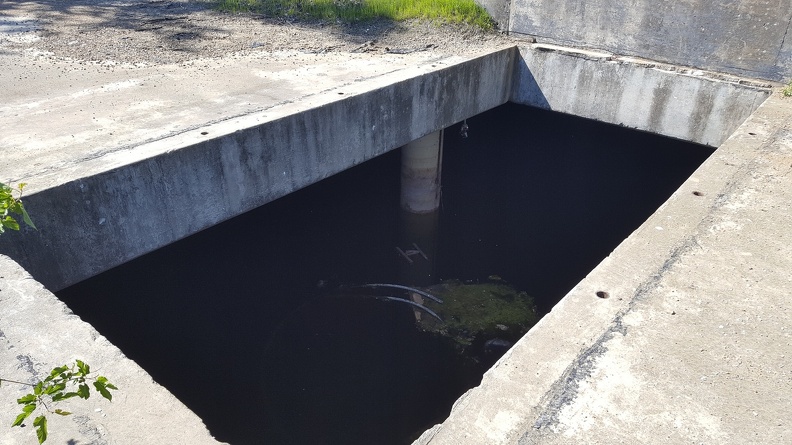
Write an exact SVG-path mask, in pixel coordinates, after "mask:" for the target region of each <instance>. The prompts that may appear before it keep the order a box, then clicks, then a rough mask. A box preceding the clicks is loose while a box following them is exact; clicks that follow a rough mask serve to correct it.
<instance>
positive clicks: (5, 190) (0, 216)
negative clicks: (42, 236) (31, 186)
mask: <svg viewBox="0 0 792 445" xmlns="http://www.w3.org/2000/svg"><path fill="white" fill-rule="evenodd" d="M24 188H25V183H20V184H18V185H17V188H16V189H14V188H12V187H11V186H9V185H6V184H3V183H2V182H0V233H3V232H5V229H11V230H19V221H17V220H16V218H14V217H13V216H12V214H16V215H19V216H21V217H22V220H23V221H24V222H25V224H27V225H29V226H30V227H32V228H34V229H35V228H36V226H35V225H34V224H33V221H32V220H31V219H30V216H29V215H28V213H27V211H26V210H25V206H24V205H23V204H22V189H24ZM14 194H16V195H17V196H14Z"/></svg>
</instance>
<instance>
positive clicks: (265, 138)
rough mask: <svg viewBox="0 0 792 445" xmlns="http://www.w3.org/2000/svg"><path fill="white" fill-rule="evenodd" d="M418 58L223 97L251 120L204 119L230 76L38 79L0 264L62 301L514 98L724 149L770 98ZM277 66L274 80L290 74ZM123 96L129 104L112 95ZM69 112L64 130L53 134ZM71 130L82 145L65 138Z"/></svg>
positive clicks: (527, 53)
mask: <svg viewBox="0 0 792 445" xmlns="http://www.w3.org/2000/svg"><path fill="white" fill-rule="evenodd" d="M413 60H414V63H415V66H409V67H408V66H405V65H404V64H403V63H404V62H403V61H400V65H397V66H396V67H394V69H395V70H394V71H390V70H387V71H386V72H385V74H378V73H376V72H372V73H371V75H370V77H365V76H363V77H360V78H359V80H358V81H357V82H354V83H342V84H341V86H338V87H328V85H327V83H326V80H325V82H322V83H318V84H315V85H313V84H311V82H310V81H309V82H306V84H307V86H304V87H303V88H304V89H305V90H302V91H296V92H294V91H289V90H287V91H286V92H285V93H286V94H298V95H300V96H301V98H299V99H295V100H293V101H284V99H283V98H281V97H276V99H275V100H276V102H274V103H273V102H272V101H273V99H262V98H259V99H258V100H259V102H255V103H253V104H250V103H249V102H248V101H249V100H251V95H250V93H249V92H247V91H246V90H244V89H242V88H241V87H237V86H236V85H237V84H235V88H239V89H238V90H232V91H231V92H229V93H228V94H226V95H225V96H223V97H224V100H223V101H224V103H228V104H230V105H229V107H228V108H227V110H228V112H229V113H238V114H234V115H232V117H230V118H229V119H225V120H223V119H218V117H217V116H216V112H215V111H214V110H213V109H210V110H208V111H207V112H206V113H201V112H198V111H195V110H196V109H197V108H198V107H199V106H200V103H203V101H204V100H205V95H208V94H212V93H213V92H215V93H216V94H220V93H219V92H218V91H219V89H221V88H222V87H223V85H225V82H226V81H225V79H226V77H224V76H216V75H214V74H215V73H213V74H212V78H213V79H215V80H214V82H212V81H211V79H209V78H204V79H201V80H202V81H205V82H207V85H205V86H204V90H206V91H207V92H206V93H203V94H200V95H198V96H197V97H194V96H187V95H185V94H184V90H183V89H180V88H179V85H180V84H181V82H182V79H183V77H181V76H194V75H196V72H195V71H193V70H192V69H187V70H185V72H182V73H180V74H178V75H177V74H176V73H173V74H172V75H171V76H170V78H168V79H167V84H166V85H165V86H164V89H166V90H175V91H181V93H175V94H176V98H175V99H172V100H168V101H163V100H162V93H161V92H160V91H161V90H162V89H163V85H161V84H160V86H159V88H156V84H154V85H152V83H151V82H148V81H147V80H146V77H143V78H142V79H140V80H135V81H134V82H132V81H130V82H126V83H124V82H120V83H119V81H118V80H117V79H115V78H112V79H109V80H110V82H108V83H98V84H97V82H95V83H94V84H92V86H91V87H87V86H81V87H79V88H73V89H77V91H76V92H75V91H73V90H66V91H65V92H64V96H61V97H54V98H53V97H47V96H48V95H49V94H50V93H49V92H48V91H47V90H30V89H28V88H26V87H24V85H27V83H28V82H24V83H20V86H16V85H15V84H13V83H12V84H11V85H9V86H8V88H7V89H8V91H11V92H12V93H11V95H10V96H11V100H9V102H8V103H6V104H4V105H3V106H0V111H3V113H2V114H0V125H1V126H2V127H3V128H13V129H14V131H13V132H6V133H3V134H1V135H0V146H2V147H6V149H5V150H4V151H3V156H4V158H5V159H7V160H8V161H7V162H6V163H5V164H3V165H2V167H0V177H3V178H9V179H11V180H12V182H15V183H16V182H27V183H29V184H30V185H29V190H30V194H29V195H28V197H27V198H26V203H27V206H28V207H29V209H30V212H31V213H32V214H34V215H36V219H37V221H38V226H39V229H40V230H38V231H28V232H27V233H22V234H17V233H11V234H8V235H6V236H7V240H10V241H7V242H4V243H3V244H0V253H5V254H7V255H9V256H11V257H12V258H14V259H16V260H17V261H19V262H20V264H22V265H23V266H24V267H25V268H26V269H27V270H28V271H29V272H30V273H31V274H32V275H33V276H34V277H35V278H36V279H37V280H39V281H41V282H42V283H43V284H44V285H45V286H46V287H47V288H48V289H51V290H53V291H56V290H59V289H62V288H64V287H66V286H68V285H70V284H73V283H76V282H78V281H81V280H83V279H85V278H88V277H90V276H93V275H95V274H97V273H99V272H102V271H104V270H107V269H109V268H111V267H114V266H116V265H118V264H121V263H123V262H125V261H128V260H130V259H132V258H135V257H137V256H139V255H143V254H145V253H147V252H150V251H152V250H154V249H156V248H159V247H162V246H164V245H167V244H169V243H171V242H173V241H176V240H178V239H181V238H183V237H185V236H188V235H190V234H192V233H195V232H197V231H199V230H201V229H204V228H206V227H210V226H212V225H214V224H217V223H219V222H221V221H223V220H225V219H228V218H231V217H233V216H235V215H238V214H240V213H242V212H245V211H247V210H250V209H252V208H255V207H257V206H260V205H263V204H265V203H267V202H270V201H272V200H274V199H276V198H278V197H280V196H283V195H285V194H287V193H290V192H292V191H294V190H297V189H299V188H301V187H304V186H306V185H309V184H311V183H314V182H316V181H319V180H321V179H323V178H325V177H327V176H330V175H332V174H334V173H337V172H339V171H341V170H344V169H346V168H349V167H351V166H354V165H357V164H359V163H361V162H364V161H365V160H367V159H370V158H371V157H373V156H376V155H378V154H381V153H384V152H386V151H389V150H392V149H394V148H396V147H399V146H402V145H404V144H406V143H408V142H410V141H413V140H415V139H418V138H420V137H422V136H424V135H426V134H429V133H432V132H434V131H437V130H440V129H442V128H444V127H446V126H449V125H451V124H454V123H456V122H459V121H462V120H463V119H465V118H467V117H470V116H473V115H475V114H478V113H480V112H483V111H486V110H488V109H491V108H493V107H495V106H498V105H501V104H503V103H505V102H506V101H508V100H513V101H515V102H517V103H523V104H528V105H533V106H539V107H543V108H552V109H554V110H558V111H562V112H567V113H574V114H580V115H583V116H585V117H589V118H593V119H597V120H601V121H604V122H611V123H616V124H622V125H626V126H630V127H633V128H637V129H641V130H648V131H654V132H657V133H660V134H665V135H670V136H674V137H679V138H686V139H689V140H692V141H694V142H700V143H706V144H710V145H713V146H715V145H717V144H719V143H720V142H721V141H723V140H724V139H725V138H726V137H727V136H728V135H729V134H730V133H731V132H732V131H733V130H734V128H736V126H737V125H739V124H740V122H742V121H743V120H744V119H745V118H746V117H747V116H748V115H749V114H750V113H751V111H753V110H754V109H755V108H756V106H758V104H759V103H761V101H762V100H763V99H764V98H765V97H767V95H768V94H769V91H770V90H769V88H767V85H761V84H757V83H752V82H742V81H740V80H739V79H736V78H730V77H728V76H716V75H714V74H711V73H705V72H679V71H677V70H672V69H669V67H667V66H663V65H656V64H650V63H647V62H645V61H640V60H639V61H635V60H632V59H628V58H615V57H611V56H606V55H603V54H599V53H596V54H592V53H591V52H579V51H576V50H572V49H559V48H551V47H547V46H545V45H539V44H534V45H531V46H522V47H520V48H519V49H518V48H517V47H512V48H504V49H502V50H500V51H497V52H493V53H490V54H486V55H482V56H479V57H474V58H472V59H470V60H467V59H464V58H454V57H451V58H443V59H440V60H438V59H428V60H421V59H413ZM224 63H225V64H224V65H223V66H221V67H220V68H221V69H222V71H223V72H229V73H230V72H235V73H238V74H236V75H235V76H236V78H237V80H238V81H239V82H240V83H241V84H245V83H246V82H248V81H249V82H250V84H251V85H254V86H257V85H259V84H258V83H256V82H255V80H254V79H255V78H259V79H260V78H261V76H262V75H261V74H260V73H261V66H260V65H257V64H256V61H255V60H242V61H237V60H234V61H230V62H224ZM383 63H384V62H383ZM338 64H339V65H342V66H343V67H341V66H337V67H333V68H329V67H327V66H325V67H323V69H324V70H330V71H331V72H332V71H333V70H336V71H337V72H338V73H339V74H338V76H339V77H340V78H343V76H344V74H345V73H346V74H349V73H350V71H349V70H354V69H355V68H366V67H365V66H362V65H361V64H355V63H349V62H348V61H344V62H343V63H341V62H338ZM270 69H275V70H276V71H275V74H269V75H268V76H271V77H277V76H278V74H277V73H278V71H277V70H278V67H277V66H276V67H275V68H270ZM367 69H369V70H372V71H373V69H374V67H373V66H369V67H368V68H367ZM245 73H251V75H249V76H246V75H245ZM139 74H141V76H147V75H149V73H146V72H144V73H139ZM355 75H356V76H360V73H359V72H356V73H355ZM99 79H100V80H101V77H99ZM12 82H13V81H12ZM147 82H148V83H147ZM119 85H123V88H122V90H123V91H124V92H123V93H115V92H114V91H116V90H117V89H118V88H121V87H119ZM311 88H313V90H311ZM127 90H128V91H127ZM306 90H307V91H306ZM107 91H111V92H112V93H108V92H107ZM276 93H278V91H277V90H275V91H273V94H276ZM127 97H129V98H130V99H128V100H130V101H132V102H131V103H132V104H133V105H132V106H131V107H129V108H128V109H129V110H130V111H129V115H128V118H124V114H123V113H120V112H119V111H118V110H119V108H118V107H117V106H115V104H114V103H113V102H110V99H111V98H115V99H114V100H121V99H124V98H127ZM132 97H134V99H131V98H132ZM101 101H108V102H110V104H109V106H110V107H111V108H110V111H108V112H107V113H108V115H109V116H111V117H112V119H115V120H116V121H118V122H119V125H118V127H114V131H113V134H112V135H108V137H107V138H106V139H105V138H104V137H102V132H101V130H100V128H106V127H99V126H97V128H94V125H95V124H93V122H94V120H93V119H92V118H89V117H88V116H86V115H91V114H95V113H96V112H97V109H96V107H103V106H107V105H99V102H101ZM42 103H43V104H47V108H46V110H42V109H41V104H42ZM182 107H186V108H187V109H188V110H189V112H187V111H184V110H183V108H182ZM139 108H140V109H142V110H145V112H143V113H140V112H139V111H138V109H139ZM58 110H60V111H62V112H63V113H64V114H63V115H61V116H60V117H59V118H58V125H49V124H48V123H47V122H50V121H52V120H53V119H54V116H53V113H57V112H58ZM76 110H85V111H83V112H79V113H78V112H76ZM180 110H181V111H180ZM644 112H647V113H648V115H643V114H642V113H644ZM100 113H102V114H104V112H103V111H100ZM135 122H139V124H140V125H141V126H142V127H143V128H147V129H150V130H149V131H147V132H146V133H145V134H146V138H145V139H140V140H138V139H135V138H139V137H141V136H140V130H138V129H137V128H136V127H135V125H136V124H135ZM166 122H168V123H167V124H166ZM157 125H162V126H163V127H162V128H159V127H156V126H157ZM64 132H65V133H64ZM69 132H71V133H73V135H74V138H71V137H68V138H64V137H63V135H64V134H69ZM130 141H133V142H130ZM10 147H14V149H13V150H11V149H10ZM30 153H36V157H31V156H30ZM55 227H57V230H54V229H52V228H55Z"/></svg>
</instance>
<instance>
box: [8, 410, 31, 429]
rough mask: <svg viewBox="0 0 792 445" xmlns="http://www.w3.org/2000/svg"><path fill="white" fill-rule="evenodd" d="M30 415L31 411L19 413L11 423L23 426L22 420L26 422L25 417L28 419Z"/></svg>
mask: <svg viewBox="0 0 792 445" xmlns="http://www.w3.org/2000/svg"><path fill="white" fill-rule="evenodd" d="M29 415H30V413H22V414H20V415H18V416H17V417H16V420H14V423H12V424H11V426H22V422H24V421H25V419H27V417H28V416H29Z"/></svg>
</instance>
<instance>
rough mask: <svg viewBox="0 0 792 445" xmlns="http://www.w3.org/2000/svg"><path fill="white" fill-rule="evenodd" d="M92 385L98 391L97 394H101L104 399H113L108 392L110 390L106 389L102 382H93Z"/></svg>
mask: <svg viewBox="0 0 792 445" xmlns="http://www.w3.org/2000/svg"><path fill="white" fill-rule="evenodd" d="M94 387H95V388H96V390H97V391H99V394H101V395H102V397H104V398H105V399H107V400H109V401H111V402H112V401H113V395H112V394H110V391H108V390H107V388H106V387H105V384H104V383H102V382H94Z"/></svg>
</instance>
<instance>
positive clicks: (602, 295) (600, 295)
mask: <svg viewBox="0 0 792 445" xmlns="http://www.w3.org/2000/svg"><path fill="white" fill-rule="evenodd" d="M596 295H597V298H602V299H603V300H604V299H606V298H610V294H609V293H607V292H605V291H604V290H598V291H597V293H596Z"/></svg>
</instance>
